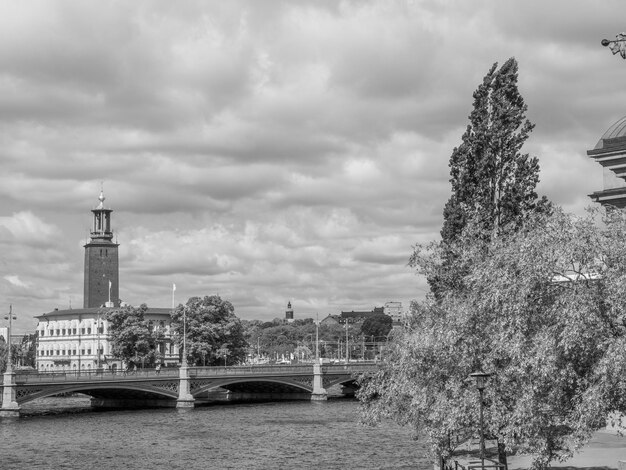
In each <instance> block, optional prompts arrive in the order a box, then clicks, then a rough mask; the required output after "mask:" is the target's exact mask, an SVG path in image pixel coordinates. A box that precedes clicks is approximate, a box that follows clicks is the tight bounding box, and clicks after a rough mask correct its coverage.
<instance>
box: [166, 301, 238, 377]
mask: <svg viewBox="0 0 626 470" xmlns="http://www.w3.org/2000/svg"><path fill="white" fill-rule="evenodd" d="M183 316H184V317H185V318H186V330H187V336H186V338H187V339H186V343H187V361H188V362H189V364H191V365H198V366H200V365H204V364H206V365H216V366H217V365H224V356H226V361H227V363H229V364H237V363H239V362H241V361H242V360H244V359H245V357H246V350H247V346H248V345H247V342H246V340H245V337H244V328H243V325H242V323H241V321H240V320H239V318H237V316H236V315H235V308H234V307H233V305H232V304H231V303H230V302H228V301H227V300H222V299H221V298H220V297H219V296H218V295H211V296H205V297H191V298H190V299H189V300H187V303H186V304H185V305H179V306H178V308H176V310H175V311H174V312H173V313H172V328H173V331H174V332H175V334H176V341H177V343H178V345H179V348H180V349H181V351H182V345H183Z"/></svg>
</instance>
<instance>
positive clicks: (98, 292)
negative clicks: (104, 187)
mask: <svg viewBox="0 0 626 470" xmlns="http://www.w3.org/2000/svg"><path fill="white" fill-rule="evenodd" d="M98 199H99V201H100V204H98V207H96V208H95V209H92V210H91V212H93V227H92V229H91V238H90V240H89V243H87V244H86V245H85V290H84V294H83V308H93V307H101V306H103V305H107V306H113V305H119V261H118V255H117V247H118V246H119V245H118V244H117V243H113V230H111V212H113V210H111V209H105V208H104V193H103V192H102V191H100V197H99V198H98ZM109 301H110V302H111V303H112V304H113V305H109V304H107V303H108V302H109Z"/></svg>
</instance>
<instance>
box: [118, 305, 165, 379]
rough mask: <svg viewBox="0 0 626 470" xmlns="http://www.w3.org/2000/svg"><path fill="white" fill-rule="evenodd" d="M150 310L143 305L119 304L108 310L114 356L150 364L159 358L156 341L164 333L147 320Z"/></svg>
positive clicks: (130, 362)
mask: <svg viewBox="0 0 626 470" xmlns="http://www.w3.org/2000/svg"><path fill="white" fill-rule="evenodd" d="M147 310H148V306H147V305H146V304H141V306H139V308H135V307H132V306H126V307H119V308H116V309H114V310H110V311H108V312H107V313H106V319H107V321H108V323H109V335H110V340H111V354H112V355H113V357H115V358H117V359H121V360H123V361H125V362H126V363H127V364H136V365H141V366H149V367H150V366H153V365H154V364H155V363H156V362H157V361H158V360H159V354H158V350H157V344H158V342H159V341H161V340H162V339H163V336H162V335H163V333H162V332H161V331H160V330H158V329H153V328H152V327H151V325H150V322H149V321H148V320H146V319H145V312H146V311H147Z"/></svg>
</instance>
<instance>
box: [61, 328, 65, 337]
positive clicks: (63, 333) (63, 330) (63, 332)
mask: <svg viewBox="0 0 626 470" xmlns="http://www.w3.org/2000/svg"><path fill="white" fill-rule="evenodd" d="M61 334H62V335H63V336H65V328H63V329H62V330H61Z"/></svg>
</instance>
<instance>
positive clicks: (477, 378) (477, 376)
mask: <svg viewBox="0 0 626 470" xmlns="http://www.w3.org/2000/svg"><path fill="white" fill-rule="evenodd" d="M490 376H491V374H488V373H486V372H474V373H472V374H470V377H471V378H473V379H474V383H475V385H476V389H477V390H478V393H479V397H480V461H481V468H483V469H484V468H485V428H484V423H483V391H484V390H485V387H486V386H487V379H488V378H489V377H490Z"/></svg>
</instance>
